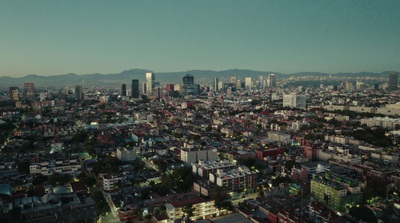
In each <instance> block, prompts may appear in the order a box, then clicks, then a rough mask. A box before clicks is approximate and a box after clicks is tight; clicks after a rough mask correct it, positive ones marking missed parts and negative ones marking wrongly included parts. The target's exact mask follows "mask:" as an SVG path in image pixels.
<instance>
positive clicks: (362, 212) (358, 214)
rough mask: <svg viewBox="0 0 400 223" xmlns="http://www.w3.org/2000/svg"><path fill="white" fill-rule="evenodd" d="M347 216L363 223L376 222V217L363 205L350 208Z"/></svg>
mask: <svg viewBox="0 0 400 223" xmlns="http://www.w3.org/2000/svg"><path fill="white" fill-rule="evenodd" d="M349 214H350V215H351V216H353V217H354V218H355V219H357V220H362V221H364V222H369V223H376V222H378V219H377V217H376V216H375V214H374V213H373V212H372V211H371V209H369V208H367V207H366V206H364V205H357V206H355V207H352V208H351V209H350V211H349Z"/></svg>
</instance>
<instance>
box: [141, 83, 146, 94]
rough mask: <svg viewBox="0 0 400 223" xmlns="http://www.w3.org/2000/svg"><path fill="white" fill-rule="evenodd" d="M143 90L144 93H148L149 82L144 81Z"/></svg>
mask: <svg viewBox="0 0 400 223" xmlns="http://www.w3.org/2000/svg"><path fill="white" fill-rule="evenodd" d="M142 90H143V94H147V82H144V83H143V86H142Z"/></svg>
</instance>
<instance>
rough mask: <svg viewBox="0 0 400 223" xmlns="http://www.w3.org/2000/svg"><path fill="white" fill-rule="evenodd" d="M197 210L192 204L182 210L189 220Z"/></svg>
mask: <svg viewBox="0 0 400 223" xmlns="http://www.w3.org/2000/svg"><path fill="white" fill-rule="evenodd" d="M195 210H196V208H194V207H193V205H192V204H187V205H185V206H184V207H183V208H182V212H183V213H185V214H186V216H188V217H189V218H190V217H192V216H193V215H194V212H195Z"/></svg>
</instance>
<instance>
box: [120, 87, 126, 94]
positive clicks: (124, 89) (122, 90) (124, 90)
mask: <svg viewBox="0 0 400 223" xmlns="http://www.w3.org/2000/svg"><path fill="white" fill-rule="evenodd" d="M121 96H126V84H122V85H121Z"/></svg>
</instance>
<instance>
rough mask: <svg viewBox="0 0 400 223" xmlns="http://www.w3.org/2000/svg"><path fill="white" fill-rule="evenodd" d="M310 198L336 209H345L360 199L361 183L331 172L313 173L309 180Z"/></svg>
mask: <svg viewBox="0 0 400 223" xmlns="http://www.w3.org/2000/svg"><path fill="white" fill-rule="evenodd" d="M311 198H312V200H313V201H318V202H322V203H324V204H326V205H327V206H328V207H330V208H332V209H335V210H337V211H345V209H346V207H349V206H350V205H355V204H357V203H358V202H360V201H361V200H362V192H361V184H360V183H359V182H358V181H356V180H353V179H351V178H349V177H346V176H343V175H339V174H336V173H332V172H329V173H325V174H324V175H317V174H314V175H313V179H312V180H311Z"/></svg>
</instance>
